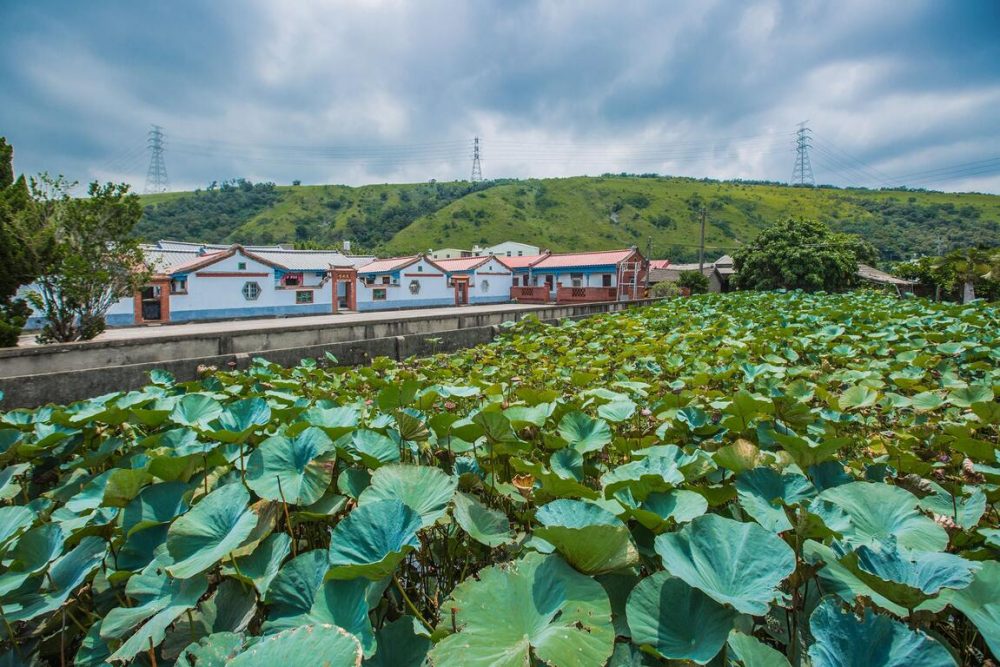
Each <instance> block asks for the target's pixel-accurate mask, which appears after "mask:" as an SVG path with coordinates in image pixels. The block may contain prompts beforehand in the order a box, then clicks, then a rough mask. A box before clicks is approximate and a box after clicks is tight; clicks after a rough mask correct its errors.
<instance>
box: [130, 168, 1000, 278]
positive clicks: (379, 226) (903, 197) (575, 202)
mask: <svg viewBox="0 0 1000 667" xmlns="http://www.w3.org/2000/svg"><path fill="white" fill-rule="evenodd" d="M251 187H253V188H262V187H263V186H261V185H260V184H258V185H257V186H251ZM268 187H269V188H270V190H268V192H267V193H266V194H261V195H260V196H257V195H255V194H254V193H250V194H249V195H247V194H246V192H247V185H246V184H244V185H242V186H240V187H236V188H230V191H229V192H228V193H222V192H221V191H220V190H216V191H214V192H207V191H201V192H198V193H189V194H188V195H186V196H179V195H173V196H172V197H165V196H164V195H154V196H153V197H158V198H159V199H151V200H149V204H150V206H149V207H147V213H146V217H145V219H144V220H143V223H142V225H141V226H140V233H141V235H143V236H144V237H147V238H158V237H174V238H187V239H192V240H193V239H199V240H204V241H214V242H222V241H238V242H244V243H253V242H256V243H272V242H289V243H299V244H304V243H316V244H321V245H333V244H337V243H339V242H340V241H341V240H343V239H350V240H352V241H354V242H355V244H356V246H358V247H361V248H365V249H369V250H376V251H379V252H383V253H409V252H418V251H422V250H426V249H428V248H433V247H444V246H449V247H456V246H457V247H468V246H471V245H473V244H475V243H479V244H483V243H496V242H498V241H502V240H506V239H515V240H521V241H526V242H531V243H535V244H537V245H540V246H543V247H547V248H550V249H552V250H554V251H566V250H585V249H601V248H612V247H621V246H627V245H638V246H639V247H640V248H642V249H643V250H645V249H646V248H647V245H648V244H649V243H650V240H651V243H652V248H653V254H654V255H656V256H666V257H670V258H671V259H674V260H675V261H684V260H689V259H693V258H694V257H695V256H696V254H697V249H696V246H697V244H698V234H699V222H698V214H697V212H698V211H699V210H700V209H701V208H703V207H704V208H706V209H707V211H708V213H707V219H708V225H707V227H706V235H705V243H706V246H708V249H709V250H708V253H707V254H708V256H709V257H713V256H716V255H719V254H722V253H723V252H727V251H729V250H731V249H733V248H735V247H736V246H738V245H739V244H740V243H743V242H745V241H747V240H749V239H751V238H753V236H754V235H755V234H756V233H757V231H758V230H759V229H761V228H762V227H764V226H766V225H768V224H770V223H771V222H773V221H775V220H778V219H781V218H785V217H790V216H791V217H807V218H815V219H819V220H823V221H824V222H827V223H829V224H831V225H832V226H834V227H836V228H838V229H841V230H844V231H850V232H854V233H858V234H862V235H863V236H865V237H866V238H868V239H869V240H870V241H871V242H872V243H874V244H875V246H876V247H877V248H878V249H879V250H880V252H881V255H882V258H883V260H885V261H892V260H897V259H903V258H907V257H910V256H911V255H912V254H913V253H918V254H934V253H936V252H937V251H938V250H939V249H948V248H949V247H952V246H966V245H969V244H973V243H985V244H991V245H1000V196H995V195H979V194H949V193H935V192H910V191H871V190H839V189H833V188H815V189H806V188H792V187H788V186H783V185H760V184H746V183H733V182H718V181H704V180H695V179H688V178H669V177H662V178H656V177H654V178H645V177H628V176H605V177H576V178H564V179H542V180H534V179H532V180H524V181H506V182H493V183H485V184H478V185H476V186H472V185H471V184H469V183H465V182H453V183H418V184H402V185H399V184H396V185H368V186H363V187H357V188H352V187H347V186H339V185H324V186H293V187H275V186H268ZM240 188H242V189H243V191H244V192H242V193H241V192H239V190H240ZM234 190H236V191H235V192H234ZM255 192H256V191H255ZM241 197H242V198H241Z"/></svg>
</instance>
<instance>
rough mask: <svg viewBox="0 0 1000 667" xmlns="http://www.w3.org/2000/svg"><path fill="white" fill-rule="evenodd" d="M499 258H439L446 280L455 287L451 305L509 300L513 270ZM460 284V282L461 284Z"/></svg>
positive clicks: (438, 262)
mask: <svg viewBox="0 0 1000 667" xmlns="http://www.w3.org/2000/svg"><path fill="white" fill-rule="evenodd" d="M503 259H505V258H501V257H493V256H487V257H461V258H457V259H439V260H437V261H435V262H434V263H435V264H436V265H437V266H440V267H441V268H442V269H444V271H445V274H446V275H447V276H448V283H449V285H451V287H453V288H454V289H455V305H465V304H469V303H505V302H507V301H509V300H510V288H511V285H512V282H511V279H512V278H513V272H512V271H511V269H510V268H509V267H507V266H506V265H505V264H504V263H503ZM463 283H464V284H463Z"/></svg>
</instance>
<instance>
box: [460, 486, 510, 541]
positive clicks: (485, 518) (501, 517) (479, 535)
mask: <svg viewBox="0 0 1000 667" xmlns="http://www.w3.org/2000/svg"><path fill="white" fill-rule="evenodd" d="M454 516H455V521H457V522H458V525H459V526H461V527H462V530H464V531H465V532H467V533H468V534H469V536H470V537H472V539H474V540H475V541H477V542H479V543H480V544H485V545H486V546H488V547H498V546H500V545H501V544H510V543H511V542H513V541H514V536H513V535H512V534H511V532H510V521H509V520H508V519H507V515H506V514H504V513H503V512H500V511H498V510H493V509H490V508H489V507H487V506H486V505H483V504H482V503H481V502H479V500H478V499H477V498H476V497H475V496H471V495H468V494H466V493H462V492H461V491H460V492H458V493H457V494H455V509H454Z"/></svg>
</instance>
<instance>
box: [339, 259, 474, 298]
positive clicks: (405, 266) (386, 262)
mask: <svg viewBox="0 0 1000 667" xmlns="http://www.w3.org/2000/svg"><path fill="white" fill-rule="evenodd" d="M355 282H356V286H357V299H356V305H357V309H358V310H362V311H364V310H389V309H394V308H425V307H429V306H452V305H454V304H455V299H456V290H455V288H453V287H452V286H451V285H449V284H448V277H447V273H446V271H445V270H444V269H443V268H441V267H440V266H438V264H437V263H436V262H434V261H433V260H431V259H428V258H427V257H424V256H423V255H413V256H409V257H391V258H389V259H376V260H375V261H374V262H371V263H369V264H365V265H364V266H362V267H360V268H359V269H358V270H357V280H356V281H355Z"/></svg>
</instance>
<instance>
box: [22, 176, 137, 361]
mask: <svg viewBox="0 0 1000 667" xmlns="http://www.w3.org/2000/svg"><path fill="white" fill-rule="evenodd" d="M70 187H71V184H69V183H67V182H66V181H65V180H63V179H62V178H61V177H60V178H57V179H52V178H49V177H48V176H45V175H43V176H42V177H41V178H40V180H38V181H35V180H34V179H33V180H32V193H33V195H34V198H35V206H34V207H32V215H31V216H30V222H31V223H32V225H33V228H34V229H38V230H41V232H42V233H43V234H44V235H45V236H46V237H47V238H48V239H50V246H49V249H48V251H47V252H46V254H45V256H44V258H43V264H42V266H41V267H40V271H39V273H40V277H39V278H38V280H37V285H38V289H39V291H38V292H36V293H33V294H32V297H31V298H32V302H33V303H34V305H35V307H36V308H38V309H39V310H42V311H43V312H44V316H45V318H46V319H47V323H46V325H45V327H44V328H43V330H42V333H41V335H40V336H39V340H40V341H42V342H50V341H58V342H68V341H74V340H89V339H91V338H93V337H94V336H96V335H97V334H99V333H101V332H102V331H104V328H105V319H104V318H105V315H106V314H107V312H108V309H109V308H110V307H111V306H112V305H113V304H114V303H115V302H116V301H118V300H119V299H121V298H123V297H127V296H130V295H132V294H134V293H135V292H136V291H138V290H140V289H141V288H142V286H143V285H144V284H145V282H146V281H147V280H148V277H149V275H148V273H149V272H148V270H147V269H146V266H145V261H144V257H143V253H142V248H141V246H140V244H139V240H138V239H136V238H135V237H133V236H132V230H133V228H134V227H135V225H136V223H137V222H138V221H139V218H140V217H141V216H142V206H141V204H140V203H139V197H138V196H137V195H135V194H130V193H129V186H128V185H126V184H124V183H122V184H114V183H106V184H104V185H101V184H99V183H97V182H96V181H95V182H93V183H91V184H90V186H89V188H88V190H87V195H88V196H87V197H85V198H71V197H70V196H69V194H68V190H69V188H70Z"/></svg>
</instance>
